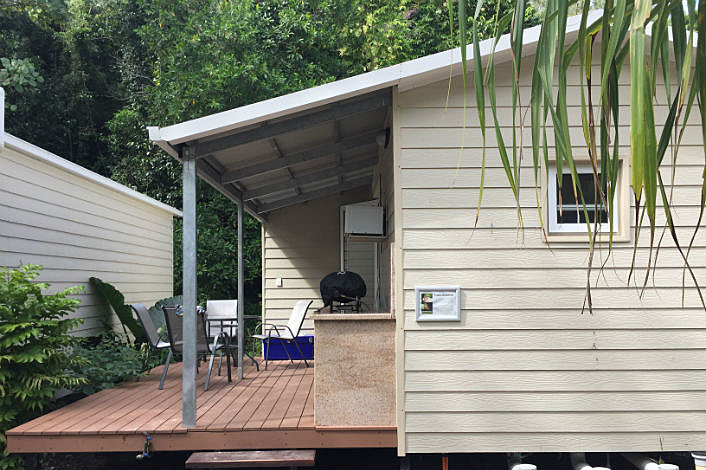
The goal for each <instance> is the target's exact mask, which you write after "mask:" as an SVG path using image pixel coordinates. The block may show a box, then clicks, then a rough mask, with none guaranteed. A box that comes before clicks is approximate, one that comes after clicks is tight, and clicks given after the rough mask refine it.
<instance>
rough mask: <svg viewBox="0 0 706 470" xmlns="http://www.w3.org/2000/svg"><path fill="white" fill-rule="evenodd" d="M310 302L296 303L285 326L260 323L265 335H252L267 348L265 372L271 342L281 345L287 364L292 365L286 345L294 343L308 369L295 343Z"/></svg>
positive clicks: (302, 354)
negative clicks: (287, 360)
mask: <svg viewBox="0 0 706 470" xmlns="http://www.w3.org/2000/svg"><path fill="white" fill-rule="evenodd" d="M312 302H313V300H300V301H299V302H297V303H296V305H294V308H293V309H292V313H291V314H290V315H289V321H288V322H287V324H286V325H279V326H278V325H273V324H271V323H262V326H263V327H265V334H260V335H252V338H256V339H260V340H263V341H265V343H266V344H267V348H266V350H265V370H267V362H268V356H269V355H270V343H271V342H272V341H273V340H274V341H279V342H280V343H281V344H282V347H283V348H284V352H285V353H287V357H288V358H289V362H291V363H292V364H294V360H293V359H292V356H291V355H290V354H289V351H288V350H287V344H286V343H290V342H292V343H294V346H296V348H297V350H298V351H299V355H300V356H301V358H302V359H303V360H304V364H306V367H309V363H308V362H307V361H306V358H305V357H304V353H302V350H301V348H300V347H299V344H298V343H297V338H298V337H299V333H300V332H301V329H302V325H303V324H304V318H305V317H306V312H307V310H309V306H310V305H311V304H312Z"/></svg>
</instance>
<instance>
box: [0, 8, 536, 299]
mask: <svg viewBox="0 0 706 470" xmlns="http://www.w3.org/2000/svg"><path fill="white" fill-rule="evenodd" d="M500 3H501V6H500V14H501V15H504V14H505V13H507V12H510V11H512V8H513V2H512V0H502V1H501V2H500ZM468 4H469V9H472V8H474V6H475V4H476V2H475V1H470V2H469V3H468ZM495 7H496V5H495V4H492V5H490V4H488V5H484V6H483V8H482V13H481V15H480V16H479V17H478V25H479V26H478V34H479V35H480V36H482V37H488V36H490V35H492V34H493V32H494V31H495V27H494V19H495V15H496V8H495ZM471 11H472V10H471ZM537 21H538V19H537V18H536V16H535V15H534V10H533V8H531V7H528V9H527V22H528V24H536V23H537ZM454 34H455V31H454ZM455 42H456V40H455V39H454V37H453V36H452V35H451V32H450V30H449V18H448V14H447V7H446V1H445V0H425V1H423V2H418V1H413V0H400V1H398V2H387V1H382V0H351V1H345V2H342V1H338V0H318V1H315V2H301V1H279V0H262V1H251V0H234V1H218V0H72V1H70V2H68V1H66V2H65V1H62V0H52V1H50V2H47V1H45V0H13V1H11V2H9V3H8V2H5V3H2V4H1V5H0V57H6V58H8V59H12V60H23V61H26V62H28V63H30V64H32V66H33V67H34V70H35V72H37V73H38V74H39V76H41V77H43V78H44V82H43V83H39V84H38V86H37V87H31V88H25V89H23V91H22V93H20V92H19V91H17V90H15V89H14V88H8V89H7V90H6V91H7V101H8V103H11V104H12V105H13V106H16V109H14V110H8V112H7V114H6V127H7V130H8V131H9V132H11V133H13V134H15V135H17V136H18V137H21V138H23V139H26V140H29V141H30V142H32V143H34V144H36V145H39V146H41V147H44V148H47V149H48V150H51V151H53V152H55V153H57V154H58V155H61V156H63V157H65V158H68V159H70V160H72V161H75V162H77V163H79V164H81V165H83V166H86V167H88V168H90V169H92V170H94V171H97V172H99V173H101V174H104V175H106V176H109V177H112V178H113V179H115V180H117V181H119V182H121V183H123V184H126V185H128V186H130V187H132V188H134V189H137V190H138V191H141V192H144V193H146V194H148V195H150V196H152V197H155V198H156V199H158V200H161V201H163V202H165V203H167V204H170V205H173V206H175V207H180V206H181V180H180V167H179V166H178V165H177V164H175V162H174V161H173V160H172V159H171V158H170V157H168V156H167V155H165V154H164V153H163V152H162V151H160V150H159V149H157V148H155V147H153V146H152V145H151V143H150V142H149V140H148V139H147V133H146V131H145V127H146V126H147V125H168V124H173V123H176V122H180V121H183V120H186V119H190V118H195V117H199V116H203V115H206V114H210V113H214V112H218V111H223V110H226V109H230V108H233V107H236V106H240V105H244V104H248V103H252V102H255V101H259V100H263V99H267V98H271V97H274V96H278V95H282V94H285V93H289V92H292V91H297V90H301V89H303V88H307V87H310V86H314V85H320V84H322V83H326V82H330V81H332V80H337V79H341V78H345V77H347V76H351V75H355V74H358V73H361V72H365V71H369V70H373V69H376V68H379V67H384V66H387V65H392V64H395V63H398V62H400V61H403V60H408V59H413V58H416V57H420V56H424V55H427V54H432V53H435V52H439V51H441V50H445V49H448V48H450V47H453V45H454V43H455ZM198 191H199V201H198V221H197V223H198V227H199V233H198V263H199V264H198V285H199V301H201V302H202V301H203V300H204V299H206V298H235V297H236V283H235V282H234V280H235V279H236V277H237V276H236V274H237V256H236V250H237V233H236V230H235V224H236V208H235V206H234V205H233V204H232V203H230V202H229V201H227V200H226V199H225V198H224V197H223V196H222V195H220V194H219V193H217V192H216V191H215V190H213V189H212V188H210V187H209V186H208V185H206V184H204V183H200V184H199V188H198ZM244 222H245V247H244V251H245V263H246V266H245V274H246V279H245V292H246V299H245V300H246V308H253V309H255V310H256V309H257V302H258V301H259V291H260V287H261V280H260V273H261V267H260V253H261V248H260V227H259V224H258V223H257V222H256V221H255V220H254V219H252V218H250V217H249V216H247V215H246V217H245V221H244ZM174 241H175V243H174V272H175V276H174V288H175V292H179V291H180V289H181V222H180V221H178V220H177V221H175V230H174Z"/></svg>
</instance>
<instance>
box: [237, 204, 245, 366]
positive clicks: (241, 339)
mask: <svg viewBox="0 0 706 470" xmlns="http://www.w3.org/2000/svg"><path fill="white" fill-rule="evenodd" d="M243 264H244V263H243V200H242V199H241V200H240V204H238V380H240V379H242V378H243V352H244V349H243V348H244V347H245V318H244V316H245V315H244V312H245V279H244V272H245V269H244V268H245V267H244V266H243Z"/></svg>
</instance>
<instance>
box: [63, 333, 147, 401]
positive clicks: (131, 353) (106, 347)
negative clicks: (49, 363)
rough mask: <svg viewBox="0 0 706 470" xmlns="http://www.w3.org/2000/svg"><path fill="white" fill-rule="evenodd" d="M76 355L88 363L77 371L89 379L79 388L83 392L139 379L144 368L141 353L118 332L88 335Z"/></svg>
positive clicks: (75, 352)
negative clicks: (117, 334) (125, 341)
mask: <svg viewBox="0 0 706 470" xmlns="http://www.w3.org/2000/svg"><path fill="white" fill-rule="evenodd" d="M74 354H75V355H76V356H77V357H79V358H81V359H83V362H84V364H83V365H82V366H81V367H80V368H79V369H78V370H77V372H78V374H79V375H80V376H81V377H84V378H85V379H86V383H85V384H83V385H81V386H80V387H79V388H78V389H77V391H78V392H80V393H81V394H83V395H90V394H92V393H95V392H98V391H100V390H103V389H106V388H112V387H114V386H115V385H116V384H118V383H120V382H123V381H125V380H132V379H135V378H136V377H139V376H140V375H141V374H142V371H143V369H142V367H143V358H142V356H141V354H140V352H139V351H138V350H137V349H135V347H133V346H131V345H129V344H126V343H124V342H123V341H121V339H120V338H119V337H117V336H116V335H114V334H103V335H102V336H97V337H90V338H84V339H82V340H81V344H80V346H78V347H76V348H74Z"/></svg>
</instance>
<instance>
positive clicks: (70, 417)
mask: <svg viewBox="0 0 706 470" xmlns="http://www.w3.org/2000/svg"><path fill="white" fill-rule="evenodd" d="M287 364H289V363H288V362H279V363H278V362H271V363H270V367H269V370H268V371H264V370H261V371H260V372H257V371H256V370H255V368H254V367H253V366H246V368H245V369H244V378H243V380H242V381H240V382H239V381H237V379H235V378H234V380H233V383H230V384H229V383H228V382H227V380H226V377H225V374H223V375H222V376H217V375H216V371H215V370H214V371H213V375H212V377H211V383H210V386H209V389H208V391H206V392H204V390H203V384H204V380H205V375H206V374H205V371H206V370H207V367H206V366H204V365H203V364H202V366H201V369H200V373H199V374H198V378H197V386H198V387H197V396H196V403H197V419H196V424H197V427H196V428H191V429H185V428H183V427H181V364H172V365H171V366H170V368H169V372H168V374H167V380H166V382H165V385H164V390H158V389H157V385H158V384H159V377H160V375H161V373H162V367H157V368H155V369H154V370H153V371H152V373H151V374H150V375H149V376H148V377H146V378H144V379H141V380H140V381H139V382H130V383H125V384H122V385H120V386H118V387H116V388H113V389H110V390H103V391H101V392H98V393H96V394H94V395H91V396H89V397H86V398H84V399H82V400H79V401H77V402H74V403H72V404H70V405H68V406H65V407H63V408H60V409H58V410H56V411H53V412H51V413H48V414H46V415H44V416H41V417H39V418H37V419H35V420H33V421H30V422H28V423H25V424H23V425H21V426H18V427H16V428H14V429H12V430H10V431H8V432H7V445H8V450H9V451H10V452H12V453H23V452H118V451H126V452H127V451H141V450H142V447H143V445H144V443H145V439H146V436H148V435H149V436H152V449H153V450H154V451H182V450H219V449H229V450H237V449H289V448H336V447H338V448H344V447H349V448H351V447H396V446H397V436H396V430H395V429H390V428H336V429H321V428H318V429H317V428H316V427H315V425H314V391H313V388H314V387H313V383H314V368H313V367H309V368H305V367H304V364H303V363H302V364H298V365H297V366H291V365H290V366H289V367H287ZM224 368H225V364H224ZM214 369H215V368H214ZM224 372H225V371H224ZM234 377H235V370H234ZM351 406H355V404H353V403H352V404H351Z"/></svg>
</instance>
